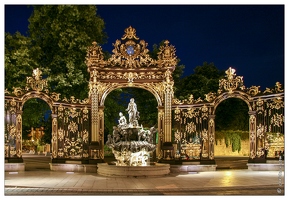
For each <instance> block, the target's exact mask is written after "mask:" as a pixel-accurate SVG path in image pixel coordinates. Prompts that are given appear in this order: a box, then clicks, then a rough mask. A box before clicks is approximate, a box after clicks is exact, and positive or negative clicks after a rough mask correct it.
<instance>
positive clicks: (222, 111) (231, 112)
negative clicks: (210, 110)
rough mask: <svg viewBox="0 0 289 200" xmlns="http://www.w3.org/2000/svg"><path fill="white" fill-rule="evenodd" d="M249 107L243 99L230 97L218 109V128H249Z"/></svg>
mask: <svg viewBox="0 0 289 200" xmlns="http://www.w3.org/2000/svg"><path fill="white" fill-rule="evenodd" d="M248 111H249V108H248V105H247V104H246V103H245V102H244V101H243V100H241V99H237V98H230V99H227V100H225V101H223V102H221V103H220V104H219V105H218V107H217V109H216V118H215V121H216V130H218V131H219V130H242V131H247V130H249V114H248Z"/></svg>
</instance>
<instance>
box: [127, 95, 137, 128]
mask: <svg viewBox="0 0 289 200" xmlns="http://www.w3.org/2000/svg"><path fill="white" fill-rule="evenodd" d="M126 111H128V116H129V120H128V121H129V125H130V126H138V122H137V120H138V119H139V112H138V111H137V105H136V103H135V102H134V98H131V99H130V102H129V104H128V107H127V109H126Z"/></svg>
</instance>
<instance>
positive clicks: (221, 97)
mask: <svg viewBox="0 0 289 200" xmlns="http://www.w3.org/2000/svg"><path fill="white" fill-rule="evenodd" d="M229 98H238V99H242V100H243V101H244V102H245V103H246V104H247V106H248V108H249V111H252V106H251V104H250V102H252V100H250V99H251V97H250V96H249V95H248V94H246V93H244V92H241V91H233V92H231V93H229V92H224V93H222V94H221V95H219V96H218V97H217V98H216V99H215V100H214V102H213V104H214V109H213V112H212V114H213V115H215V112H216V109H217V107H218V105H219V104H220V103H221V102H223V101H225V100H226V99H229Z"/></svg>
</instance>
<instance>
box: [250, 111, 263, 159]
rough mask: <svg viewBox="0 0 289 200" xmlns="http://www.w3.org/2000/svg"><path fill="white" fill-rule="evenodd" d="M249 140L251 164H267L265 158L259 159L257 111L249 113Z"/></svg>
mask: <svg viewBox="0 0 289 200" xmlns="http://www.w3.org/2000/svg"><path fill="white" fill-rule="evenodd" d="M248 113H249V140H250V156H249V160H248V162H249V163H263V162H266V159H264V158H258V157H257V124H256V123H257V119H256V111H249V112H248Z"/></svg>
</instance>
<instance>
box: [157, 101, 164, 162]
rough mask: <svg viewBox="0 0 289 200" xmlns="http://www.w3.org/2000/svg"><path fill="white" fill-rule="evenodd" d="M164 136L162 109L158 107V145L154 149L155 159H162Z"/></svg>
mask: <svg viewBox="0 0 289 200" xmlns="http://www.w3.org/2000/svg"><path fill="white" fill-rule="evenodd" d="M163 135H164V107H163V106H159V107H158V144H157V149H156V155H157V158H159V159H161V158H162V143H163Z"/></svg>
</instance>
